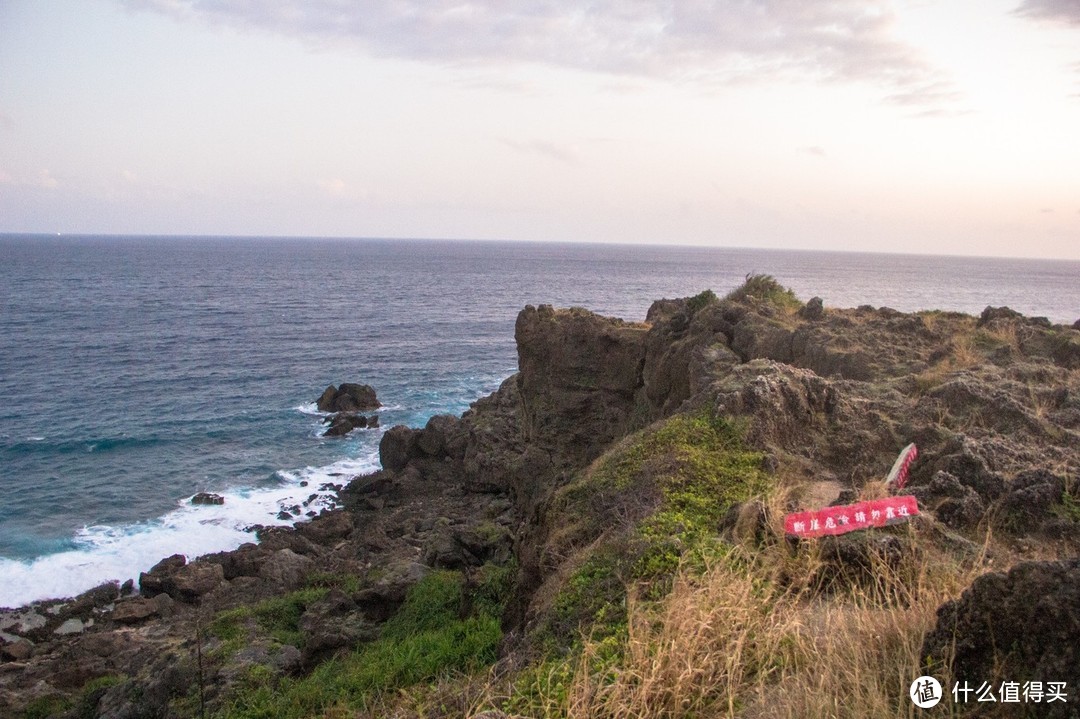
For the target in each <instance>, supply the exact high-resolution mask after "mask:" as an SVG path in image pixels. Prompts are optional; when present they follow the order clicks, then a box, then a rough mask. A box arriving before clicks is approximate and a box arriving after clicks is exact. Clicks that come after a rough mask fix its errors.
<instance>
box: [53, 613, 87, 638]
mask: <svg viewBox="0 0 1080 719" xmlns="http://www.w3.org/2000/svg"><path fill="white" fill-rule="evenodd" d="M93 625H94V620H93V619H88V620H86V621H83V620H82V619H77V618H75V617H72V618H71V619H67V620H65V621H64V623H63V624H61V625H60V626H59V627H57V628H56V629H54V630H53V634H81V633H82V632H84V631H86V628H87V627H92V626H93Z"/></svg>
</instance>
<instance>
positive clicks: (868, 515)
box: [784, 495, 919, 537]
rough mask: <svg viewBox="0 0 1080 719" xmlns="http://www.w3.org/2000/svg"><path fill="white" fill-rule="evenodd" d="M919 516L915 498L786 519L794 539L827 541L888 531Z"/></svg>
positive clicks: (847, 506) (786, 527)
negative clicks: (858, 533)
mask: <svg viewBox="0 0 1080 719" xmlns="http://www.w3.org/2000/svg"><path fill="white" fill-rule="evenodd" d="M918 513H919V503H918V502H916V501H915V498H914V497H912V496H911V495H904V496H901V497H886V498H884V499H872V500H870V501H867V502H858V503H856V504H845V505H842V506H839V507H825V508H824V509H818V510H814V511H809V512H795V513H793V514H789V515H788V516H786V517H785V518H784V531H785V532H786V533H787V534H789V535H791V536H794V537H823V536H826V535H829V534H846V533H847V532H854V531H857V530H859V529H869V528H870V527H884V526H885V525H886V524H896V523H897V522H905V521H907V519H908V517H913V516H915V515H917V514H918Z"/></svg>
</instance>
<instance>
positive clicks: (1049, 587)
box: [921, 559, 1080, 717]
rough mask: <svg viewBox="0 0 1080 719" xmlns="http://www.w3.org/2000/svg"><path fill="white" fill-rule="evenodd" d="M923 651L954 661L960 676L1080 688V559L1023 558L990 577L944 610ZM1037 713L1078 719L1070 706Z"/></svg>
mask: <svg viewBox="0 0 1080 719" xmlns="http://www.w3.org/2000/svg"><path fill="white" fill-rule="evenodd" d="M921 655H922V656H923V657H926V658H928V660H929V661H931V662H943V661H946V660H950V659H951V661H952V670H953V674H954V675H955V676H956V677H957V679H958V680H968V681H969V682H971V681H975V682H976V683H978V682H982V681H988V682H991V683H993V684H999V683H1000V682H1002V681H1011V682H1018V683H1020V684H1023V683H1025V682H1028V681H1038V682H1042V683H1043V686H1046V684H1047V683H1048V682H1051V681H1053V682H1064V683H1065V684H1066V687H1065V692H1066V693H1067V695H1068V697H1069V700H1072V698H1073V697H1076V696H1078V692H1080V559H1071V560H1067V561H1057V562H1024V563H1022V564H1018V565H1017V566H1015V567H1013V568H1012V569H1010V570H1009V571H1008V572H1004V573H1002V572H994V573H991V574H985V575H983V576H981V577H979V578H978V579H976V580H975V582H974V584H972V585H971V587H970V588H969V589H968V590H966V591H965V592H964V594H963V596H961V597H960V598H959V599H957V600H955V601H952V602H948V603H947V604H944V605H943V606H942V607H941V608H940V609H939V610H938V620H937V626H936V627H935V628H934V630H933V631H932V632H930V633H929V634H928V635H927V636H926V640H925V641H924V643H923V647H922V651H921ZM1039 716H1048V717H1055V716H1057V717H1068V716H1075V708H1072V707H1069V706H1068V703H1067V702H1066V703H1061V704H1059V705H1058V706H1057V707H1055V706H1054V705H1052V704H1047V705H1046V707H1045V709H1044V713H1040V714H1039Z"/></svg>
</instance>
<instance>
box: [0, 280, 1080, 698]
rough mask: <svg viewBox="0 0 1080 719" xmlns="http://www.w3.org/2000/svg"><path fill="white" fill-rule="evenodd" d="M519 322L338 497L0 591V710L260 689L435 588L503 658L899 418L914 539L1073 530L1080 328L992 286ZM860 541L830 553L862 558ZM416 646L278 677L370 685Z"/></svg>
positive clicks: (608, 599)
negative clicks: (69, 589)
mask: <svg viewBox="0 0 1080 719" xmlns="http://www.w3.org/2000/svg"><path fill="white" fill-rule="evenodd" d="M515 336H516V339H517V344H518V353H519V372H518V373H517V374H516V375H514V376H512V377H510V378H509V379H507V380H506V381H505V382H504V383H503V385H502V386H501V387H500V388H499V390H498V391H497V392H495V393H494V394H492V395H490V396H489V397H486V398H484V399H481V400H479V401H477V402H476V403H475V404H474V405H473V406H472V408H471V409H470V410H469V411H467V412H466V413H465V414H464V415H462V416H461V417H453V416H436V417H433V418H431V420H430V421H429V422H428V423H427V425H426V426H425V427H423V428H406V427H394V428H391V429H389V430H387V431H386V433H385V434H384V436H383V438H382V442H381V445H380V455H381V459H382V465H383V470H382V471H380V472H376V473H374V474H371V475H366V476H362V477H356V478H354V479H352V481H350V482H349V483H348V484H347V485H346V486H343V487H342V488H341V489H340V492H339V494H340V498H341V501H342V504H343V507H344V508H343V509H339V510H334V511H331V512H326V513H324V514H323V515H322V516H320V517H317V518H316V519H314V520H312V521H311V522H307V523H304V524H300V525H298V526H297V527H296V528H295V529H272V530H264V531H262V532H260V533H259V536H258V539H259V542H258V543H252V544H248V545H244V546H243V547H241V548H239V549H237V550H235V551H233V552H224V553H220V554H217V555H211V556H207V557H201V558H199V559H197V560H195V561H192V562H188V561H187V560H186V559H185V558H184V557H172V558H168V559H166V560H163V561H162V562H161V563H160V564H159V565H157V566H156V567H154V568H153V569H151V570H150V571H149V572H147V573H146V574H144V575H143V577H142V579H141V581H140V592H139V593H137V594H134V593H132V592H131V591H130V588H122V587H118V586H115V585H104V586H103V587H100V588H98V589H97V590H94V591H93V592H90V593H87V594H86V595H83V596H81V597H79V598H76V599H74V600H63V601H56V602H45V603H40V604H38V605H35V606H33V607H28V608H25V609H23V610H19V611H17V612H8V613H7V614H5V615H4V617H3V620H2V621H3V623H2V626H0V629H2V631H3V634H0V640H2V641H3V642H4V643H3V644H2V645H0V654H2V655H3V658H4V660H5V661H4V663H3V664H2V665H0V709H2V710H3V711H5V712H7V713H9V714H11V713H13V712H29V713H28V714H27V715H28V716H29V715H33V716H51V715H52V716H72V717H74V716H87V717H133V716H176V717H183V716H199V715H200V714H201V713H202V712H204V711H205V712H207V713H208V714H211V715H213V714H220V715H232V716H249V715H250V716H255V715H259V714H258V711H257V710H258V707H260V706H263V705H256V704H254V703H253V702H256V699H257V698H258V697H259V696H261V695H260V694H259V691H261V690H260V687H261V688H263V689H266V691H268V692H269V691H270V690H271V689H272V690H273V691H272V692H271V694H273V693H274V692H276V693H277V694H280V695H282V696H290V697H291V696H292V694H290V693H289V692H294V691H295V692H300V693H301V694H302V692H303V691H307V689H304V687H307V686H308V685H307V684H305V682H306V681H308V678H310V677H318V676H319V672H320V671H329V670H328V669H325V667H330V666H333V667H335V671H337V672H338V673H342V672H345V669H344V668H343V667H351V666H353V665H352V664H349V662H361V661H374V660H371V659H370V657H371V656H373V655H375V654H377V652H378V651H380V649H379V647H381V646H384V644H385V643H386V642H398V644H395V645H394V646H396V647H397V648H398V649H397V650H395V651H399V652H400V651H401V646H402V645H401V642H411V641H419V639H418V637H428V636H429V634H431V632H434V631H436V629H437V627H429V626H428V625H427V624H425V623H424V621H425V620H422V619H417V618H416V617H419V616H421V615H422V612H421V613H420V614H417V612H420V610H419V609H417V607H418V606H419V605H420V603H421V602H423V601H428V602H429V603H430V601H434V600H424V599H421V598H420V597H422V596H424V597H428V596H430V595H431V593H433V592H436V589H438V588H439V587H441V588H442V589H439V591H443V592H444V594H443V595H440V596H444V600H445V601H444V603H443V604H440V605H439V606H441V607H443V608H444V609H446V608H449V609H447V611H448V614H446V617H447V618H446V619H445V620H442V625H441V626H443V628H445V627H449V626H453V627H456V629H455V630H454V631H459V632H464V634H461V635H460V636H458V639H457V640H455V642H456V644H457V645H459V646H460V645H462V644H463V643H467V642H465V640H463V639H462V638H461V637H472V636H474V634H471V633H470V632H472V631H473V630H474V629H476V627H478V626H484V627H487V626H489V625H490V626H493V627H497V629H492V630H491V631H494V632H495V634H494V635H491V636H489V635H488V634H483V636H485V637H488V639H487V640H486V641H488V643H487V644H484V645H483V648H481V649H476V650H475V652H474V653H473V654H469V655H468V656H467V657H465V658H460V657H459V658H458V659H455V660H454V661H459V662H464V664H460V665H459V664H453V666H457V667H459V668H460V667H462V666H467V667H473V668H476V666H480V667H482V666H484V665H485V664H490V663H491V662H492V661H494V659H495V657H496V656H500V657H502V659H501V664H500V666H503V667H505V669H506V671H508V672H511V673H512V672H514V671H517V669H520V668H521V667H523V666H527V665H529V663H530V662H533V661H535V660H536V659H537V657H543V656H552V653H553V652H554V655H559V654H560V653H564V652H567V651H572V647H573V646H574V645H575V643H576V642H579V641H580V637H581V633H582V632H586V633H587V632H589V631H590V628H592V629H596V628H597V627H600V626H601V625H603V626H606V627H608V628H609V629H610V628H611V627H614V628H615V629H610V631H612V632H616V631H618V627H619V626H622V627H623V629H625V621H624V622H623V624H622V625H620V624H619V621H613V620H612V619H611V618H612V617H613V616H616V615H620V612H621V613H623V614H625V612H626V597H627V594H626V592H627V587H629V586H634V585H639V586H640V585H642V584H643V583H644V584H645V585H647V586H649V587H652V588H653V590H650V591H652V594H653V595H655V596H657V597H659V596H661V595H663V594H665V593H666V592H667V591H668V590H669V589H670V586H671V585H670V582H671V578H672V577H673V576H674V572H675V571H676V569H677V568H678V567H682V566H685V565H686V563H687V562H691V561H696V560H694V558H695V557H701V556H707V555H709V553H710V552H714V551H715V547H716V546H719V545H718V543H720V544H722V543H724V542H730V541H734V540H732V539H731V537H732V531H733V527H735V526H736V525H738V526H740V527H744V528H745V527H746V526H747V522H749V523H750V525H751V526H755V524H756V526H757V527H758V530H757V531H758V535H759V537H760V536H761V532H766V533H767V532H768V528H767V525H768V523H769V521H770V518H769V517H768V516H767V515H768V513H769V510H768V509H767V508H766V507H765V505H764V504H762V503H761V498H762V497H764V496H766V495H770V493H774V490H775V489H776V488H777V487H781V488H783V493H782V495H783V497H784V500H783V501H784V502H785V503H786V504H785V505H784V507H782V508H790V509H794V508H796V507H806V506H819V505H823V504H827V503H829V502H832V501H834V500H836V499H837V498H838V497H842V496H848V497H854V496H858V495H860V493H863V494H865V492H866V491H868V489H867V488H870V487H873V486H875V483H878V480H880V479H881V478H882V476H883V475H884V473H885V471H886V470H887V469H888V467H889V465H890V464H891V462H892V460H893V458H894V457H895V456H896V453H897V452H898V451H899V449H900V448H901V447H903V446H904V445H906V444H907V443H908V442H916V443H917V444H918V446H919V449H920V453H921V454H920V459H919V461H918V462H917V464H916V465H915V466H914V467H913V471H912V477H911V487H912V490H911V491H912V493H914V494H916V496H917V497H918V500H919V503H920V507H922V509H923V510H924V514H925V517H924V520H925V521H924V523H922V524H921V525H920V527H921V529H920V530H919V531H920V532H922V533H923V534H925V535H926V536H929V537H933V538H934V539H933V541H934V542H937V543H938V544H941V545H942V546H947V547H951V548H953V549H955V550H956V551H959V552H961V553H969V554H972V553H976V549H975V547H976V543H977V542H978V541H979V537H980V536H981V535H985V533H986V532H987V531H993V532H996V533H1002V534H1003V536H1007V537H1008V538H1010V539H1009V540H1008V541H1009V542H1010V543H1011V545H1010V546H1013V547H1015V548H1016V551H1017V552H1019V553H1023V552H1028V553H1032V552H1036V549H1033V548H1038V549H1037V552H1036V553H1038V554H1043V555H1047V554H1049V555H1052V556H1066V555H1069V554H1071V553H1075V547H1076V546H1077V545H1076V543H1077V541H1078V538H1080V513H1078V511H1077V507H1078V506H1080V499H1078V498H1080V486H1078V485H1080V475H1078V471H1080V470H1078V468H1080V331H1078V330H1076V329H1074V328H1069V327H1065V326H1060V325H1059V326H1055V325H1051V324H1050V323H1049V322H1047V321H1045V320H1042V319H1039V318H1026V317H1023V316H1020V315H1018V314H1017V313H1014V312H1012V311H1011V310H1008V309H1007V308H987V310H986V311H984V312H983V313H982V315H981V316H980V317H971V316H966V315H960V314H955V313H945V312H921V313H916V314H902V313H899V312H896V311H893V310H890V309H887V308H880V309H875V308H872V307H860V308H857V309H845V310H841V309H833V308H826V307H825V306H824V305H823V303H822V302H821V301H820V300H817V299H816V298H815V300H812V301H811V302H809V303H807V304H805V305H804V304H803V303H801V302H799V301H798V300H797V299H795V298H794V297H793V296H791V294H790V293H789V292H787V291H785V290H783V288H781V287H779V286H777V285H776V284H775V283H774V282H772V281H771V280H770V279H769V278H756V277H755V278H749V279H748V282H747V284H746V285H745V286H744V287H743V288H740V289H739V290H738V291H736V292H734V293H732V294H731V295H729V296H728V297H727V298H724V299H722V300H721V299H719V298H717V297H716V296H715V295H713V294H712V293H711V292H705V293H702V294H701V295H698V296H697V297H693V298H688V299H678V300H660V301H658V302H656V303H654V304H653V306H652V308H651V309H650V310H649V313H648V315H647V317H646V320H645V321H644V322H641V323H630V322H624V321H622V320H617V319H611V318H605V317H600V316H598V315H595V314H593V313H591V312H588V311H587V310H584V309H580V308H572V309H553V308H551V307H549V306H546V305H541V306H539V307H531V306H530V307H526V308H525V309H524V310H523V311H522V312H521V313H520V315H519V316H518V319H517V324H516V328H515ZM328 393H329V390H328ZM770 496H771V495H770ZM755 507H757V509H755ZM754 517H759V519H754ZM747 518H749V519H747ZM871 535H872V536H877V535H876V534H874V533H867V536H871ZM909 539H910V538H909ZM972 540H975V541H974V542H973V541H972ZM875 541H876V540H875ZM897 541H898V542H900V543H901V544H900V548H899V550H898V551H900V552H904V551H907V550H905V548H904V546H906V545H903V542H906V541H909V540H908V539H902V540H901V539H898V540H897ZM858 542H859V540H855V541H854V542H853V543H850V546H848V545H844V546H842V547H840V548H839V549H837V550H836V552H835V557H836V560H835V561H836V562H837V563H839V564H841V565H843V564H845V563H847V564H852V563H854V564H858V562H859V561H861V560H860V557H864V555H865V551H864V550H865V547H863V546H862V545H860V544H859V543H858ZM1055 571H1056V570H1055ZM1068 576H1069V577H1074V576H1075V572H1072V573H1071V574H1069V575H1068ZM433 587H434V588H433ZM425 593H426V594H425ZM647 594H648V592H647ZM1074 595H1075V592H1074V593H1073V594H1071V595H1069V596H1074ZM650 596H651V595H650ZM445 597H450V599H445ZM962 611H963V609H962V608H961V609H957V610H956V612H962ZM979 611H983V610H982V609H980V610H979ZM954 614H955V612H954ZM949 616H950V617H952V616H953V614H950V615H949ZM1074 616H1075V615H1074ZM599 617H606V619H605V620H603V621H601V620H600V619H598V618H599ZM489 620H490V621H489ZM492 621H493V622H494V624H490V622H492ZM410 622H412V624H410ZM484 622H488V624H484ZM954 624H956V625H957V626H961V625H963V622H961V621H960V620H955V621H954ZM459 625H460V626H459ZM410 627H411V628H410ZM470 627H471V628H472V629H469V628H470ZM598 631H603V630H602V629H601V630H598ZM455 636H457V635H455ZM492 636H493V637H494V638H491V637H492ZM1070 636H1071V637H1072V638H1073V641H1074V643H1075V641H1076V640H1078V639H1080V636H1077V634H1076V632H1073V634H1071V635H1070ZM1058 640H1060V637H1057V636H1056V635H1055V641H1058ZM986 651H992V650H990V649H987V650H985V651H984V654H985V652H986ZM365 652H366V653H365ZM427 654H428V655H434V654H437V652H436V650H434V649H430V650H427ZM364 656H367V657H369V659H367V660H362V659H357V657H361V658H362V657H364ZM328 662H336V664H333V665H331V664H329V663H328ZM476 662H479V664H478V665H477V664H475V663H476ZM357 666H359V665H357ZM436 670H437V667H436V669H433V670H432V672H434V673H423V672H420V673H418V674H415V675H413V674H408V672H406V670H402V672H405V673H404V674H401V675H400V676H398V675H395V676H396V677H397V678H396V679H394V681H393V682H391V683H389V684H385V683H384V684H379V683H378V682H374V680H372V681H373V682H374V683H373V684H372V685H371V686H370V687H368V686H367V685H364V686H365V687H367V688H358V687H359V685H349V686H347V687H345V686H343V687H340V688H339V690H340V692H341V695H340V696H338V698H337V699H336V700H333V701H332V699H333V698H332V697H328V696H322V695H320V697H321V698H316V699H312V698H308V699H303V700H301V699H299V698H294V699H290V701H293V700H295V701H296V702H300V704H297V706H303V707H306V708H305V709H303V711H304V712H316V711H317V712H322V711H323V710H324V709H325V708H326V707H327V706H331V705H333V704H334V701H339V702H343V703H344V704H343V705H348V706H354V707H361V706H368V705H369V703H370V702H371V701H372V699H371V697H373V696H378V695H379V692H380V691H382V689H380V687H382V688H383V689H393V688H397V687H401V686H407V685H409V681H413V682H415V681H420V680H426V679H430V678H431V677H433V676H436V675H437V674H438V672H437V671H436ZM406 676H407V677H412V679H409V680H406V679H403V678H402V677H406ZM395 682H396V683H395ZM322 685H326V682H323V683H322V684H321V685H320V686H322ZM327 691H329V690H327ZM297 696H300V694H298V695H297ZM304 696H306V695H304ZM1078 699H1080V697H1078ZM260 701H261V700H260ZM266 701H267V702H269V701H270V700H269V699H266ZM304 701H308V702H311V703H310V704H303V702H304ZM320 702H321V703H320ZM266 706H270V704H267V705H266ZM252 707H254V708H252ZM249 710H250V712H249V713H245V712H248V711H249ZM267 711H270V710H269V709H267ZM15 715H16V716H17V715H18V714H17V713H16V714H15ZM300 715H307V714H303V713H302V714H298V716H300Z"/></svg>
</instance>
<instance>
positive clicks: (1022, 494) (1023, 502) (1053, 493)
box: [1001, 469, 1065, 526]
mask: <svg viewBox="0 0 1080 719" xmlns="http://www.w3.org/2000/svg"><path fill="white" fill-rule="evenodd" d="M1064 493H1065V480H1064V479H1062V478H1061V477H1058V476H1056V475H1054V474H1053V473H1051V472H1049V471H1047V470H1045V469H1033V470H1029V471H1026V472H1021V473H1020V474H1018V475H1017V476H1016V477H1014V478H1013V481H1012V482H1010V483H1009V488H1008V494H1006V495H1005V497H1004V499H1002V500H1001V509H1002V511H1003V512H1004V513H1005V514H1006V515H1007V516H1008V517H1009V521H1011V522H1014V523H1026V524H1027V525H1028V526H1035V525H1038V524H1040V523H1042V522H1043V521H1045V520H1046V519H1048V518H1050V515H1051V511H1052V508H1053V507H1054V505H1057V504H1060V503H1061V497H1062V495H1063V494H1064Z"/></svg>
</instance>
